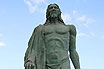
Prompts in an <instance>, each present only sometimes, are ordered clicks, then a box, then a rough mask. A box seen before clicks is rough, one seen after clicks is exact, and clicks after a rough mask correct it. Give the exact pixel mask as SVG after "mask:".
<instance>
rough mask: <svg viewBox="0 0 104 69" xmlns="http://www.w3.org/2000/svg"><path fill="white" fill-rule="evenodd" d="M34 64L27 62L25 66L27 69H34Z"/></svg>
mask: <svg viewBox="0 0 104 69" xmlns="http://www.w3.org/2000/svg"><path fill="white" fill-rule="evenodd" d="M34 66H35V65H34V64H33V63H32V62H27V63H26V64H25V69H34Z"/></svg>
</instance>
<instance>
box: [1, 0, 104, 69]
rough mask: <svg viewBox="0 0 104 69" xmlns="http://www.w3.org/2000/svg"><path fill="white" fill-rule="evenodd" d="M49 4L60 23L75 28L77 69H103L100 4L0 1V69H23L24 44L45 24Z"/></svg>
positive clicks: (95, 0) (103, 9)
mask: <svg viewBox="0 0 104 69" xmlns="http://www.w3.org/2000/svg"><path fill="white" fill-rule="evenodd" d="M50 3H57V4H58V5H59V6H60V8H61V11H62V18H63V19H64V22H65V23H66V24H74V25H75V26H76V28H77V51H78V53H79V57H80V64H81V69H104V1H103V0H1V1H0V69H23V65H24V64H23V62H24V60H23V58H24V53H25V51H26V48H27V43H28V40H29V38H30V36H31V34H32V31H33V29H34V28H35V27H36V26H38V25H39V24H43V23H44V22H45V10H46V8H47V6H48V4H50ZM71 67H72V69H74V68H73V66H72V65H71Z"/></svg>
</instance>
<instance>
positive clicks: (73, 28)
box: [69, 25, 77, 36]
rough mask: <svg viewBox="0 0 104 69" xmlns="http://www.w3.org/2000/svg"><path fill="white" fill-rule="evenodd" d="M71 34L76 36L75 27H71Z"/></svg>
mask: <svg viewBox="0 0 104 69" xmlns="http://www.w3.org/2000/svg"><path fill="white" fill-rule="evenodd" d="M69 29H70V33H71V34H72V35H75V36H76V33H77V32H76V27H75V26H74V25H69Z"/></svg>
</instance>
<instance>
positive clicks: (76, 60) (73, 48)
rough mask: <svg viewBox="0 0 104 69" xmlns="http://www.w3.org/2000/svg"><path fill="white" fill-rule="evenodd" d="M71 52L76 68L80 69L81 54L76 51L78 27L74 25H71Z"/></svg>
mask: <svg viewBox="0 0 104 69" xmlns="http://www.w3.org/2000/svg"><path fill="white" fill-rule="evenodd" d="M69 45H70V46H69V53H70V58H71V61H72V63H73V65H74V68H75V69H80V62H79V56H78V53H77V51H76V28H75V26H74V25H70V43H69Z"/></svg>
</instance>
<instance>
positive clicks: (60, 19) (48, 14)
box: [45, 3, 65, 25]
mask: <svg viewBox="0 0 104 69" xmlns="http://www.w3.org/2000/svg"><path fill="white" fill-rule="evenodd" d="M51 5H53V4H50V5H48V8H47V11H46V22H45V25H46V24H50V19H49V18H50V12H49V7H50V6H51ZM54 5H56V6H57V7H58V9H59V15H58V21H59V23H60V24H64V25H65V23H64V21H63V20H62V18H61V10H60V8H59V6H58V5H57V4H55V3H54Z"/></svg>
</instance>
